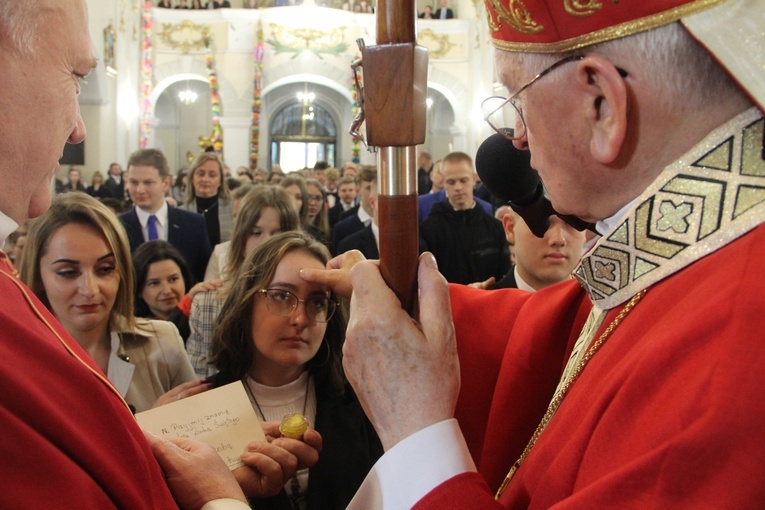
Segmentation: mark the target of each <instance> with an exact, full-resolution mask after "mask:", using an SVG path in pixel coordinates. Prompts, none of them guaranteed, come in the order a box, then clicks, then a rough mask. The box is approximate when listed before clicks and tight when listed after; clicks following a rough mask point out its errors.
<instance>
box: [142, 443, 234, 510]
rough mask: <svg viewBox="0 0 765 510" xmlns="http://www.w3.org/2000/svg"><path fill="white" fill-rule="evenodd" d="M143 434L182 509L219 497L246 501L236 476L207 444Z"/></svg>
mask: <svg viewBox="0 0 765 510" xmlns="http://www.w3.org/2000/svg"><path fill="white" fill-rule="evenodd" d="M144 435H145V436H146V440H147V441H148V442H149V446H151V450H152V452H153V453H154V457H155V458H156V459H157V462H159V466H160V467H161V468H162V471H163V472H164V473H165V478H166V479H167V486H168V487H169V488H170V492H171V493H172V495H173V497H174V498H175V502H176V503H178V506H179V507H181V508H182V509H193V510H198V509H199V508H201V507H202V505H204V504H205V503H207V502H208V501H212V500H214V499H221V498H231V499H238V500H239V501H243V502H245V503H246V502H247V500H246V499H245V497H244V494H243V493H242V489H240V488H239V484H238V483H237V481H236V478H234V475H232V474H231V471H230V470H229V469H228V466H226V464H225V463H224V462H223V460H222V459H221V458H220V456H219V455H218V454H217V453H216V452H215V450H214V449H213V448H212V447H211V446H209V445H206V444H204V443H200V442H198V441H193V440H191V439H181V438H175V437H164V438H163V437H159V436H156V435H154V434H152V433H151V432H146V431H144Z"/></svg>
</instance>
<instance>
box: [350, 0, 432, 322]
mask: <svg viewBox="0 0 765 510" xmlns="http://www.w3.org/2000/svg"><path fill="white" fill-rule="evenodd" d="M376 12H377V44H376V45H375V46H369V47H367V46H365V45H364V41H363V39H359V40H358V44H359V48H360V50H361V61H360V62H356V63H354V65H353V69H354V73H355V72H356V71H357V68H358V67H359V66H362V65H363V68H364V87H363V89H362V88H361V87H360V86H359V83H358V80H356V89H357V98H359V114H358V115H357V117H356V119H354V122H353V125H352V126H351V129H350V133H351V135H353V136H354V137H356V138H357V139H360V140H362V141H363V137H362V136H361V135H360V134H359V132H358V128H359V126H360V125H361V123H362V122H363V121H364V120H365V119H366V127H367V137H366V141H365V143H366V144H367V146H368V147H370V148H371V149H370V150H375V149H377V151H378V153H377V169H378V178H377V186H378V191H379V196H378V222H379V227H380V272H381V273H382V276H383V278H384V279H385V281H386V283H387V284H388V286H389V287H390V288H391V289H392V290H393V291H394V292H395V293H396V296H397V297H398V298H399V300H400V301H401V306H402V307H403V308H404V309H405V310H407V311H408V312H409V313H410V314H411V315H414V313H415V303H416V299H415V298H416V296H417V259H418V231H417V230H418V228H417V227H418V224H417V145H418V144H422V143H424V142H425V115H426V110H427V107H426V103H425V100H426V97H427V85H428V50H427V49H425V48H424V47H422V46H417V45H416V42H415V41H416V35H415V20H416V19H417V17H416V15H415V12H416V11H415V6H414V2H413V0H378V1H377V11H376ZM354 75H355V74H354Z"/></svg>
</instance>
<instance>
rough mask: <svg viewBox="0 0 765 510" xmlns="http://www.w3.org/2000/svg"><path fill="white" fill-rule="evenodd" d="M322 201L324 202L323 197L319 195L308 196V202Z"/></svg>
mask: <svg viewBox="0 0 765 510" xmlns="http://www.w3.org/2000/svg"><path fill="white" fill-rule="evenodd" d="M323 200H324V197H323V196H321V195H308V201H309V202H321V201H323Z"/></svg>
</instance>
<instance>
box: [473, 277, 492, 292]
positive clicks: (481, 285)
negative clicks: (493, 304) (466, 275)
mask: <svg viewBox="0 0 765 510" xmlns="http://www.w3.org/2000/svg"><path fill="white" fill-rule="evenodd" d="M496 281H497V279H496V278H494V277H493V276H490V277H489V278H488V279H486V280H484V281H482V282H473V283H468V287H473V288H474V289H481V290H486V289H488V288H489V287H491V286H492V285H494V283H496Z"/></svg>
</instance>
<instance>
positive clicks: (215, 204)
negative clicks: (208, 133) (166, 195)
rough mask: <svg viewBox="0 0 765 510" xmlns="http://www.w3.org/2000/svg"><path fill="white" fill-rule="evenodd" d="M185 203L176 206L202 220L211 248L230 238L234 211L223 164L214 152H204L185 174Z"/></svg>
mask: <svg viewBox="0 0 765 510" xmlns="http://www.w3.org/2000/svg"><path fill="white" fill-rule="evenodd" d="M188 176H189V179H188V185H187V188H186V193H187V198H186V202H185V203H184V204H182V205H180V206H179V207H180V208H181V209H185V210H187V211H191V212H195V213H199V214H201V215H202V216H204V217H205V224H206V226H207V236H208V237H209V238H210V246H212V247H215V245H216V244H218V243H221V242H223V241H228V240H229V239H231V233H232V231H233V229H234V211H233V207H232V204H231V197H230V194H229V190H228V186H226V183H225V182H224V177H223V162H222V161H221V160H220V158H219V157H218V155H217V154H215V153H214V152H203V153H202V154H200V155H199V156H197V159H195V160H194V162H193V163H192V164H191V168H189V172H188Z"/></svg>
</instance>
